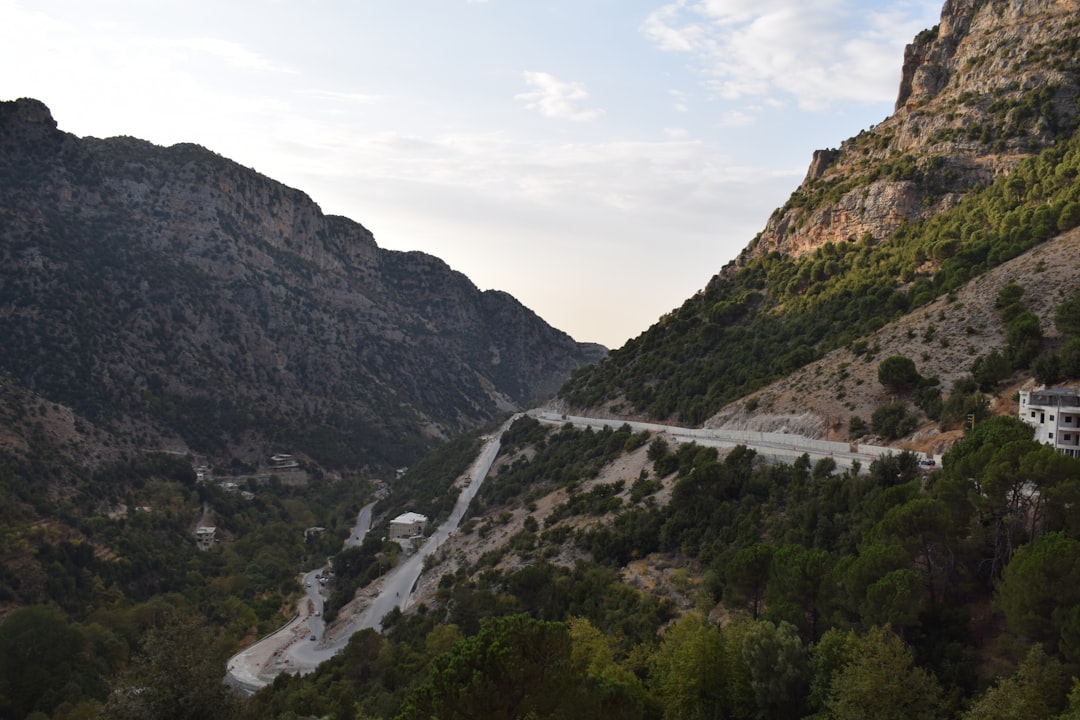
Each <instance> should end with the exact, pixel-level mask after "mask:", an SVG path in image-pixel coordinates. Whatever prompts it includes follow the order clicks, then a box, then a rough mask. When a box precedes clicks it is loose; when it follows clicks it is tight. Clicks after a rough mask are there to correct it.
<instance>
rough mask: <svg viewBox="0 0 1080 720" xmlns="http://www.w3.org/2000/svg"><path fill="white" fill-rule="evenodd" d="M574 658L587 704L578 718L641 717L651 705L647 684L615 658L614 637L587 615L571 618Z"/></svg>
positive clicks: (574, 665)
mask: <svg viewBox="0 0 1080 720" xmlns="http://www.w3.org/2000/svg"><path fill="white" fill-rule="evenodd" d="M567 624H568V625H569V627H570V641H571V651H570V659H571V663H572V665H573V673H574V675H575V677H578V678H584V679H585V682H586V685H587V690H586V692H585V693H583V698H582V700H583V702H584V703H585V705H584V706H583V707H581V708H580V710H581V711H580V713H579V715H578V717H586V716H594V717H598V718H640V717H643V716H645V714H646V710H647V709H649V708H650V704H651V703H650V700H649V696H648V693H647V692H646V691H645V686H644V685H643V684H642V682H641V679H640V678H638V676H637V675H635V674H634V673H633V672H632V671H631V670H629V669H628V668H626V667H624V666H622V665H620V664H619V663H618V662H617V661H616V660H615V647H614V641H613V639H612V638H609V637H607V636H605V635H604V634H603V633H601V632H600V631H599V630H597V629H596V628H595V627H594V626H593V625H592V623H590V622H589V621H588V620H586V619H585V618H570V620H569V621H568V622H567Z"/></svg>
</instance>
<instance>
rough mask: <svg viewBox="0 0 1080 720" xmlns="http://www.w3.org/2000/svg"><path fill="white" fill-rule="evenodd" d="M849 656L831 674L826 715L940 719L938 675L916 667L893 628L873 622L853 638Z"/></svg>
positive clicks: (836, 719) (845, 719)
mask: <svg viewBox="0 0 1080 720" xmlns="http://www.w3.org/2000/svg"><path fill="white" fill-rule="evenodd" d="M850 647H851V649H850V659H849V661H848V662H847V663H846V664H845V665H844V666H843V667H842V668H841V669H840V670H839V671H837V672H835V673H834V674H833V677H832V683H831V684H830V688H829V695H828V698H827V699H826V701H825V710H824V713H823V714H824V716H825V717H826V718H829V719H830V720H864V719H865V718H874V719H875V720H936V718H939V717H941V716H942V693H941V686H940V685H939V684H938V681H937V678H935V677H934V676H933V675H932V674H931V673H929V672H927V671H926V670H924V669H922V668H920V667H917V666H916V665H915V663H914V657H913V654H912V652H911V650H910V649H909V648H908V647H907V646H905V645H904V643H903V641H902V640H901V639H900V638H899V637H898V636H897V635H896V634H895V633H893V632H892V631H891V630H889V629H887V628H885V629H883V628H872V629H871V630H870V632H869V633H867V635H866V636H865V637H860V638H855V639H853V640H851V641H850Z"/></svg>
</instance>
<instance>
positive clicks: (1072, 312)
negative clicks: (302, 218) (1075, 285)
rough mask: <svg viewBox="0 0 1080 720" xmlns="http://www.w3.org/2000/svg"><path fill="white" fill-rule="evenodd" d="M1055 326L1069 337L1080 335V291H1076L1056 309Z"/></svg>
mask: <svg viewBox="0 0 1080 720" xmlns="http://www.w3.org/2000/svg"><path fill="white" fill-rule="evenodd" d="M1054 326H1055V327H1056V328H1057V329H1058V332H1060V333H1061V334H1062V335H1064V336H1065V337H1067V338H1075V337H1080V293H1074V294H1073V295H1072V296H1071V297H1070V298H1069V299H1067V300H1066V301H1065V302H1063V303H1061V304H1060V305H1058V307H1057V310H1056V311H1054Z"/></svg>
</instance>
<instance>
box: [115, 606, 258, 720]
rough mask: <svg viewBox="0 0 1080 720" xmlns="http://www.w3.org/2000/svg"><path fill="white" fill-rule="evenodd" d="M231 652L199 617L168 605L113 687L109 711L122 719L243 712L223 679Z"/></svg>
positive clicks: (188, 719)
mask: <svg viewBox="0 0 1080 720" xmlns="http://www.w3.org/2000/svg"><path fill="white" fill-rule="evenodd" d="M224 669H225V652H224V648H223V647H222V645H221V644H220V643H219V642H218V639H217V638H216V637H215V636H214V635H213V633H212V632H211V631H210V630H209V629H208V628H207V627H205V626H204V625H202V624H201V622H200V621H199V620H198V619H197V618H195V617H193V616H188V615H184V614H182V613H181V612H180V611H178V610H172V609H167V610H166V611H165V612H164V613H163V615H162V617H160V618H159V619H158V622H157V624H156V626H155V627H153V628H152V629H151V630H150V631H149V632H148V633H147V634H146V637H145V638H144V639H143V642H142V645H141V648H140V652H139V654H138V655H137V656H136V658H135V660H134V662H133V664H132V667H131V668H130V669H129V670H128V671H127V672H126V673H124V674H123V675H122V676H121V677H120V678H119V679H118V681H117V682H116V684H115V685H114V686H113V688H112V692H111V693H110V694H109V701H108V703H107V705H106V708H105V712H106V715H107V717H110V718H119V719H120V720H142V719H144V718H155V719H157V720H216V719H218V718H220V719H221V720H226V719H227V718H234V717H236V716H237V714H238V706H237V700H236V697H235V696H234V695H233V694H232V692H231V691H230V690H229V689H228V687H227V686H226V685H225V683H223V682H222V676H223V675H224Z"/></svg>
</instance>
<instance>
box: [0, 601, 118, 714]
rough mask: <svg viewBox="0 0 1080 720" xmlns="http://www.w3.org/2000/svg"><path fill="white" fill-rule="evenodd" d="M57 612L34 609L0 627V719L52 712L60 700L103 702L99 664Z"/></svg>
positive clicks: (40, 607) (73, 627) (41, 607)
mask: <svg viewBox="0 0 1080 720" xmlns="http://www.w3.org/2000/svg"><path fill="white" fill-rule="evenodd" d="M89 650H90V648H88V647H87V644H86V642H85V640H84V638H83V636H82V634H81V633H80V631H79V628H78V626H76V625H74V624H72V623H71V622H70V621H69V620H68V619H67V618H66V617H65V616H64V614H63V613H62V612H60V611H59V610H58V609H56V608H54V607H51V606H46V605H35V606H30V607H24V608H19V609H18V610H15V611H14V612H12V613H11V614H10V615H9V616H8V617H7V619H5V620H4V623H3V625H0V717H6V718H23V717H26V716H27V715H29V714H30V713H31V712H35V711H37V712H44V713H52V712H53V710H55V709H56V707H57V706H58V705H60V704H61V703H62V702H65V701H66V702H77V701H79V700H80V699H83V698H84V697H87V698H97V699H101V700H104V699H105V685H104V682H103V680H102V677H101V670H102V669H103V668H101V667H99V663H98V662H97V661H96V660H95V658H94V657H93V655H92V654H91V653H90V652H89Z"/></svg>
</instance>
